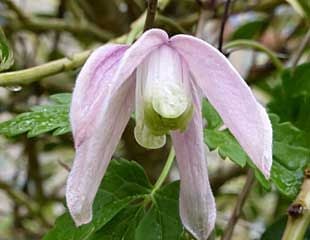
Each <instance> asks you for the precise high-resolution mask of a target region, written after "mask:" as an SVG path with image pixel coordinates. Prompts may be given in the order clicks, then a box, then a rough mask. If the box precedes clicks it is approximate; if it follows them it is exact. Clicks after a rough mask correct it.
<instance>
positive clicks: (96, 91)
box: [70, 44, 128, 146]
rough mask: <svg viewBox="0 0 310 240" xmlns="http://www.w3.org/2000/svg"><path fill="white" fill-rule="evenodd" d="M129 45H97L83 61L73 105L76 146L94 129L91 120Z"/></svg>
mask: <svg viewBox="0 0 310 240" xmlns="http://www.w3.org/2000/svg"><path fill="white" fill-rule="evenodd" d="M127 49H128V46H126V45H117V44H107V45H104V46H102V47H100V48H98V49H96V50H95V51H94V52H93V53H92V54H91V56H90V57H89V58H88V59H87V61H86V63H85V64H84V66H83V68H82V70H81V72H80V74H79V76H78V78H77V80H76V84H75V88H74V91H73V96H72V104H71V109H70V118H71V127H72V132H73V136H74V142H75V145H76V146H78V145H79V144H81V142H82V141H83V139H85V137H89V136H90V135H91V134H92V132H93V131H94V129H93V127H94V125H93V124H92V122H93V121H94V119H95V118H96V116H97V114H98V112H97V110H98V108H100V106H101V105H102V103H103V102H104V99H105V97H106V96H107V93H108V91H109V89H110V88H111V86H112V84H111V82H112V80H113V75H114V74H115V72H116V69H117V67H118V66H119V61H120V59H121V58H122V56H123V55H124V53H125V51H126V50H127Z"/></svg>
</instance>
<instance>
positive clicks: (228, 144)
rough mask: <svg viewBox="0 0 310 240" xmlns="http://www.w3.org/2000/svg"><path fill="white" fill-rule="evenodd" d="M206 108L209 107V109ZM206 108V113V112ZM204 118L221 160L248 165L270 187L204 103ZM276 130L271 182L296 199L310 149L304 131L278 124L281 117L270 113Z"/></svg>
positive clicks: (207, 136)
mask: <svg viewBox="0 0 310 240" xmlns="http://www.w3.org/2000/svg"><path fill="white" fill-rule="evenodd" d="M206 105H209V106H208V107H206ZM206 109H207V111H205V110H206ZM203 111H204V112H203V115H204V116H206V117H207V122H208V124H207V128H206V129H205V142H206V143H207V145H208V146H209V148H210V149H212V150H213V149H218V152H219V154H220V156H221V157H222V158H226V157H228V158H230V159H231V160H232V161H233V162H235V163H236V164H238V165H240V166H241V167H243V166H244V165H245V164H246V163H248V164H249V166H250V167H252V168H254V169H255V170H256V172H255V176H256V178H257V179H258V181H259V182H260V183H261V184H262V185H263V186H264V187H265V188H268V186H269V185H268V181H267V180H266V179H264V177H263V176H262V174H261V173H260V172H259V171H258V170H257V169H256V167H255V166H254V164H253V163H252V162H251V160H250V158H249V157H248V156H247V154H246V153H245V152H244V151H243V149H242V148H241V146H240V145H239V143H238V142H237V141H236V139H235V138H234V137H233V135H232V134H231V133H230V132H229V130H220V126H221V125H222V123H221V124H219V122H220V121H219V119H218V118H219V116H218V114H217V113H216V111H215V109H214V108H212V106H211V105H210V104H209V103H208V102H207V101H205V103H204V108H203ZM269 118H270V119H271V122H272V127H273V165H272V170H271V180H272V182H273V183H274V184H275V185H276V186H277V188H278V189H279V190H280V191H281V193H283V194H284V195H286V196H288V197H290V198H294V197H295V196H296V194H297V193H298V190H299V187H300V185H301V181H302V177H303V174H302V173H303V169H304V168H305V166H306V165H307V163H309V162H310V149H309V148H306V147H304V142H305V141H304V138H305V136H304V132H303V131H300V130H299V129H298V128H296V127H295V126H293V125H292V124H291V123H288V122H285V123H279V117H277V116H276V115H275V114H270V115H269Z"/></svg>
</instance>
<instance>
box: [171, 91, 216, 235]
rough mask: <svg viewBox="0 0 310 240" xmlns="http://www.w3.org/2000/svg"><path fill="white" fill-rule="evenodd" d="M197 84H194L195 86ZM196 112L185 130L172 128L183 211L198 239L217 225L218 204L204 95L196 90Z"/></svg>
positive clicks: (181, 212) (188, 224) (184, 218)
mask: <svg viewBox="0 0 310 240" xmlns="http://www.w3.org/2000/svg"><path fill="white" fill-rule="evenodd" d="M193 87H194V86H193ZM193 104H194V109H195V110H194V115H193V118H192V121H191V122H190V124H189V126H188V128H187V130H186V131H185V132H184V133H180V132H178V131H174V132H172V134H171V136H172V142H173V146H174V149H175V152H176V159H177V164H178V168H179V172H180V179H181V185H180V202H179V203H180V215H181V219H182V223H183V225H184V226H185V228H186V229H187V230H188V231H189V232H190V233H191V234H192V235H193V236H194V237H195V238H196V239H198V240H206V239H207V238H208V236H209V235H210V233H211V231H212V230H213V229H214V225H215V219H216V207H215V201H214V197H213V194H212V191H211V187H210V183H209V178H208V169H207V159H206V155H205V145H204V142H203V126H202V116H201V98H200V96H199V94H198V93H197V92H196V91H193Z"/></svg>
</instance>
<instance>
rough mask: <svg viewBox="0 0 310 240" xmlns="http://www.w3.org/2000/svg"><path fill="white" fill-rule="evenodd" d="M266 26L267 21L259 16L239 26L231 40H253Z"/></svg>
mask: <svg viewBox="0 0 310 240" xmlns="http://www.w3.org/2000/svg"><path fill="white" fill-rule="evenodd" d="M267 26H268V19H267V18H266V17H263V16H260V17H257V19H254V20H251V21H250V22H246V23H244V24H242V25H241V26H239V27H238V28H237V29H236V30H235V31H234V32H233V34H232V36H231V40H236V39H255V38H257V37H258V36H260V34H261V33H262V32H263V30H264V29H265V28H266V27H267Z"/></svg>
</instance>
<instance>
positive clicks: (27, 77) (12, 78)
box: [0, 50, 91, 86]
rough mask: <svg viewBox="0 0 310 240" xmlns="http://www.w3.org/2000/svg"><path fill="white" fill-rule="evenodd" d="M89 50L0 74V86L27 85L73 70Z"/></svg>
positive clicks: (81, 62) (83, 59)
mask: <svg viewBox="0 0 310 240" xmlns="http://www.w3.org/2000/svg"><path fill="white" fill-rule="evenodd" d="M90 53H91V50H88V51H84V52H81V53H78V54H75V55H73V57H71V58H69V57H66V58H61V59H58V60H55V61H51V62H48V63H45V64H42V65H39V66H36V67H32V68H28V69H24V70H19V71H14V72H7V73H2V74H0V86H10V85H27V84H30V83H32V82H35V81H38V80H40V79H42V78H43V77H47V76H50V75H54V74H57V73H61V72H64V71H69V70H73V69H75V68H77V67H80V66H81V65H82V64H83V63H84V62H85V61H86V59H87V58H88V56H89V55H90Z"/></svg>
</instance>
